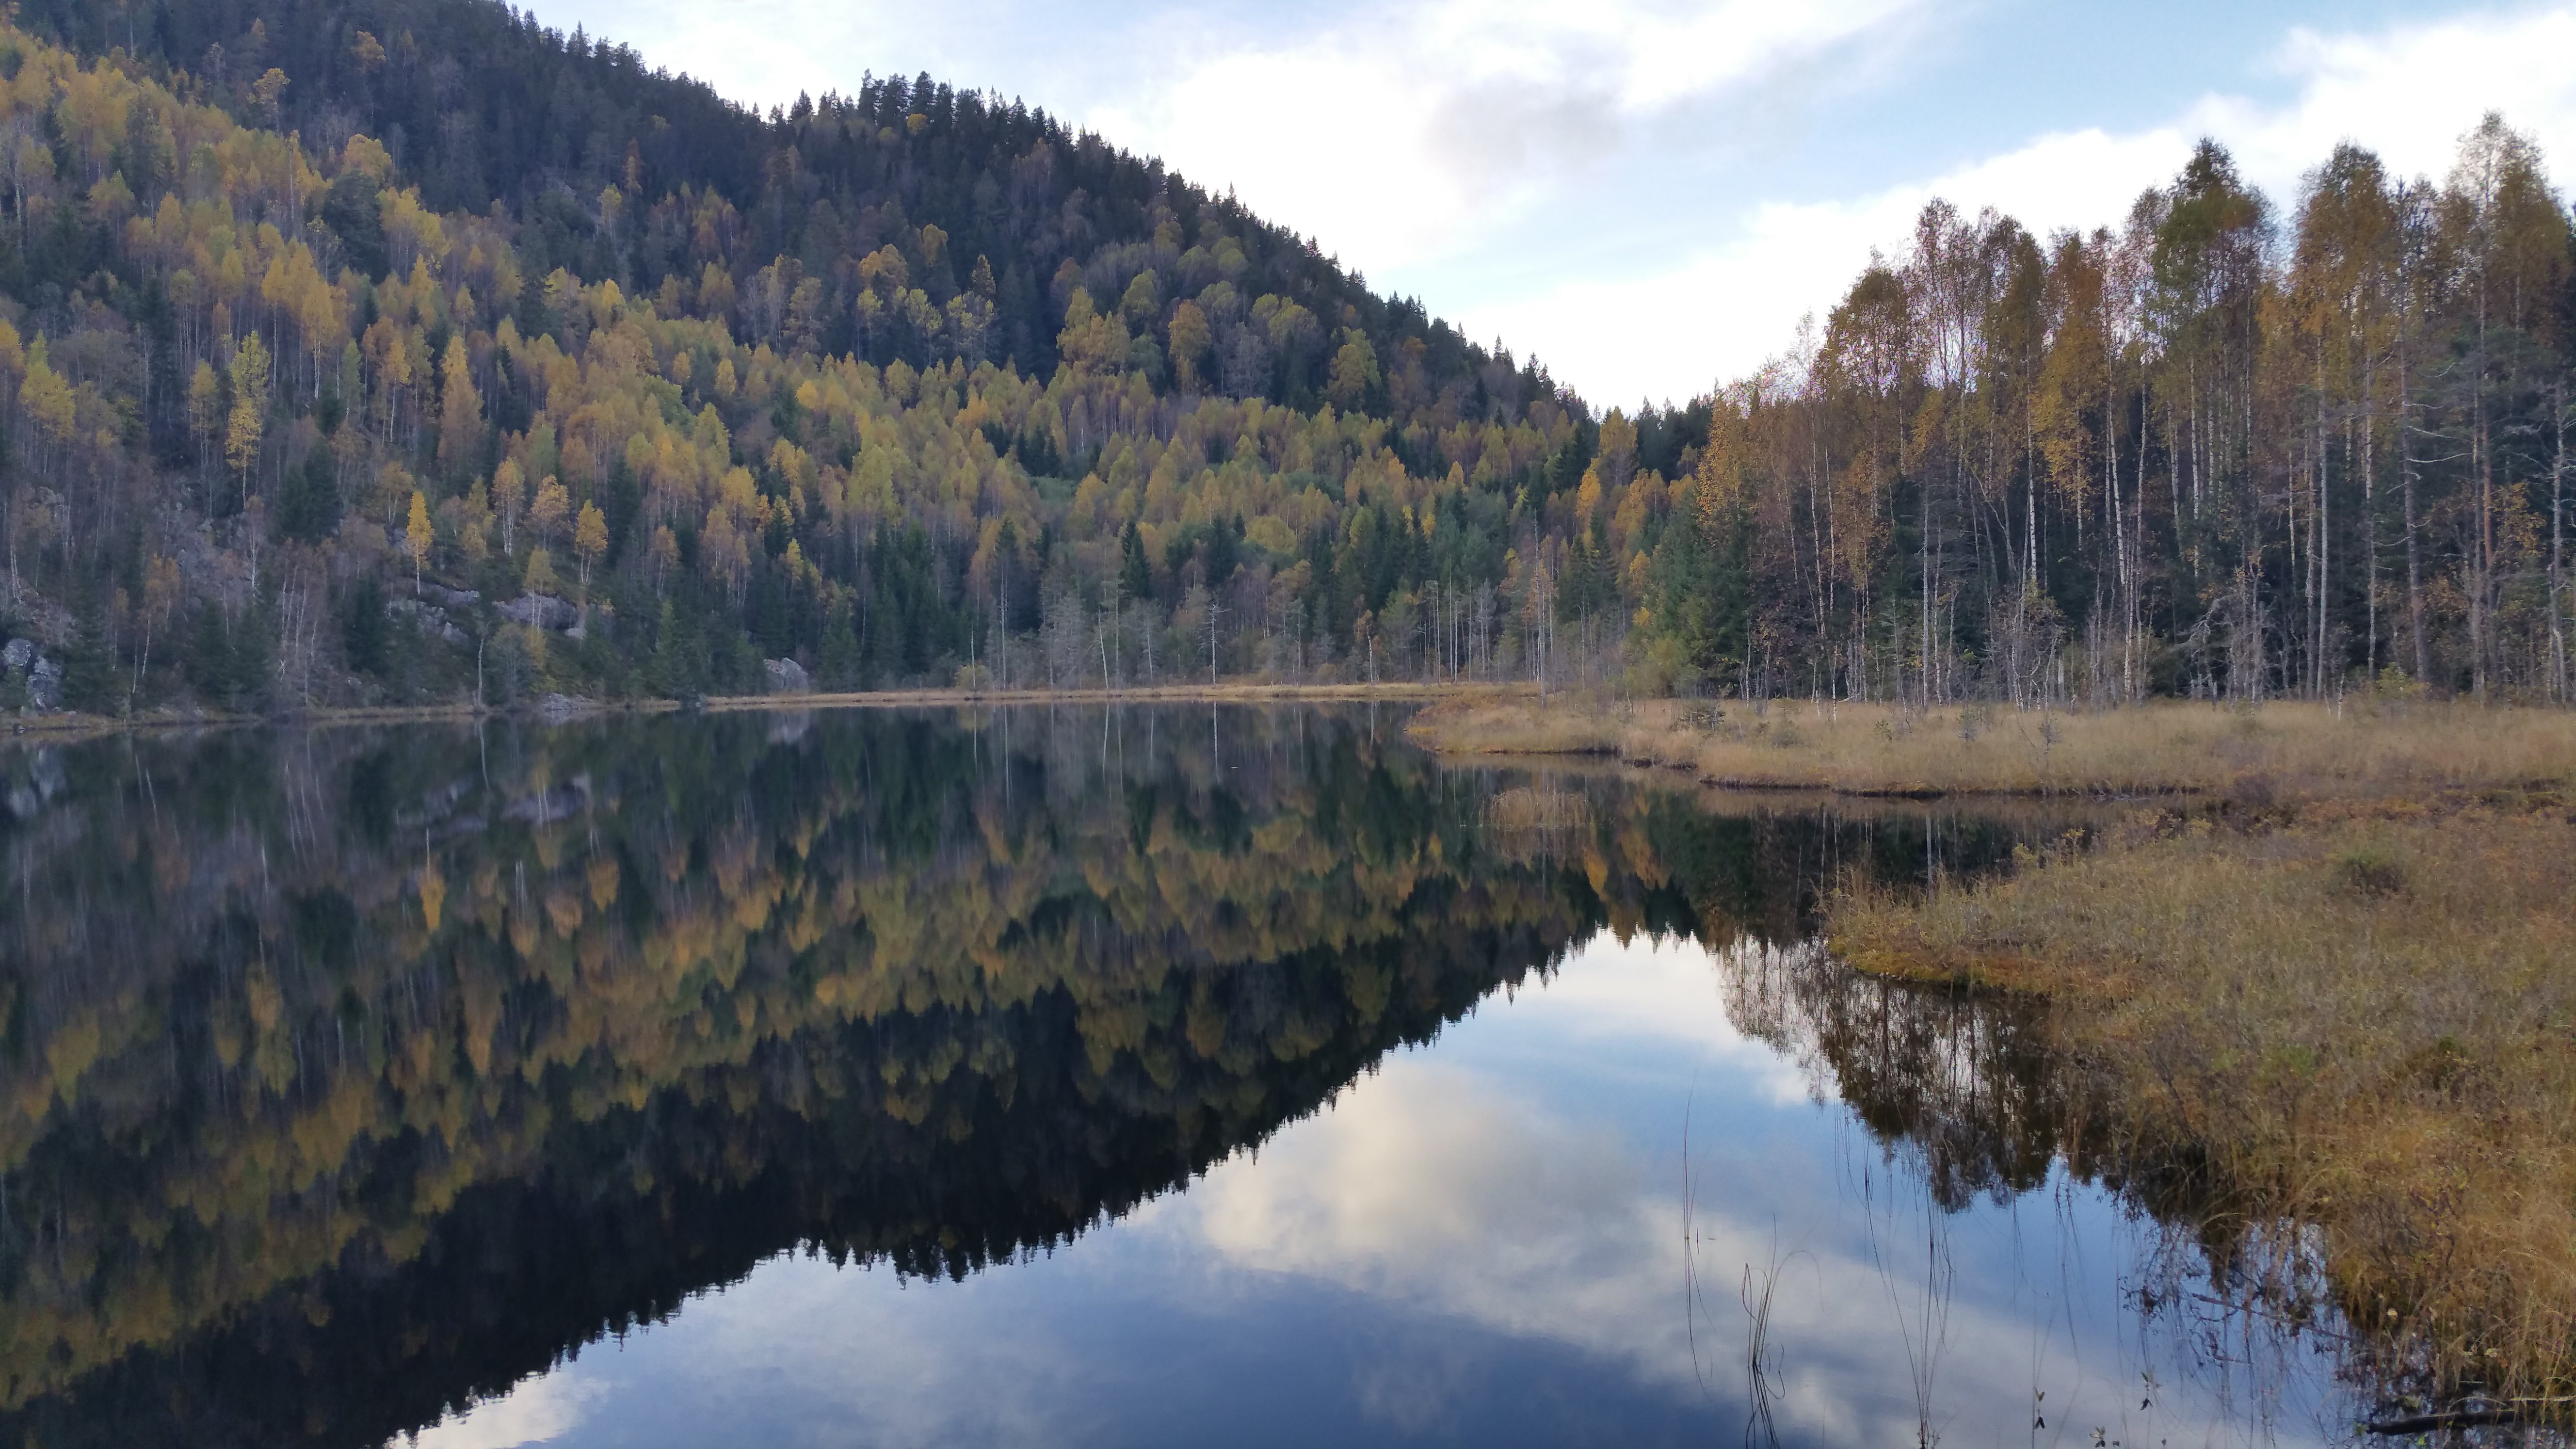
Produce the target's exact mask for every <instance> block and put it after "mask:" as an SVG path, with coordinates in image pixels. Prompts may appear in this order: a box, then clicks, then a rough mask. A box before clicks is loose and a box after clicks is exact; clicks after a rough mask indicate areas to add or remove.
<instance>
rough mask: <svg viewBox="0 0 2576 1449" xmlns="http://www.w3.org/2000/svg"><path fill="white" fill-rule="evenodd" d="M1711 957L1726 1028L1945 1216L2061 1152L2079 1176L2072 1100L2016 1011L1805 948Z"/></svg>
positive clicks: (2027, 1011) (2004, 1003)
mask: <svg viewBox="0 0 2576 1449" xmlns="http://www.w3.org/2000/svg"><path fill="white" fill-rule="evenodd" d="M1717 955H1718V962H1719V983H1720V986H1719V989H1720V993H1721V995H1722V996H1723V998H1724V1000H1725V1002H1726V1013H1727V1016H1728V1018H1729V1019H1730V1020H1732V1021H1733V1022H1734V1023H1735V1024H1736V1026H1737V1028H1738V1029H1740V1030H1742V1031H1744V1032H1745V1033H1747V1034H1748V1035H1751V1036H1755V1037H1759V1038H1760V1039H1761V1040H1763V1041H1765V1042H1767V1043H1769V1044H1770V1045H1771V1046H1772V1047H1773V1048H1774V1049H1776V1050H1778V1051H1779V1052H1780V1053H1781V1054H1782V1055H1784V1056H1786V1057H1788V1058H1789V1059H1790V1060H1791V1061H1793V1062H1795V1063H1797V1065H1798V1068H1799V1070H1800V1071H1801V1072H1803V1073H1804V1074H1805V1075H1806V1078H1807V1086H1808V1090H1809V1091H1810V1092H1811V1093H1812V1094H1814V1095H1815V1096H1816V1097H1817V1098H1818V1099H1819V1100H1827V1101H1830V1100H1834V1099H1837V1098H1838V1099H1840V1100H1841V1101H1843V1102H1845V1103H1847V1104H1848V1105H1849V1106H1850V1107H1851V1109H1852V1112H1853V1114H1854V1115H1855V1116H1857V1117H1858V1118H1859V1119H1860V1121H1861V1122H1862V1123H1863V1124H1864V1125H1865V1126H1866V1127H1867V1128H1868V1129H1869V1131H1870V1133H1871V1135H1872V1136H1873V1137H1875V1138H1876V1139H1877V1140H1878V1142H1879V1143H1880V1144H1881V1145H1882V1146H1883V1147H1884V1148H1885V1149H1886V1150H1887V1151H1888V1152H1889V1153H1891V1154H1893V1155H1896V1156H1899V1157H1902V1158H1904V1159H1907V1160H1909V1161H1910V1162H1912V1163H1913V1164H1914V1166H1915V1170H1916V1171H1917V1172H1919V1173H1920V1175H1921V1176H1922V1178H1923V1180H1924V1182H1925V1183H1926V1184H1927V1185H1928V1186H1929V1188H1930V1191H1931V1194H1932V1199H1933V1201H1934V1202H1935V1203H1937V1204H1938V1205H1939V1206H1940V1207H1941V1208H1943V1209H1944V1210H1945V1211H1951V1212H1956V1211H1959V1210H1961V1209H1964V1208H1966V1207H1967V1206H1969V1205H1970V1204H1971V1203H1972V1202H1974V1201H1975V1199H1976V1198H1977V1196H1978V1195H1979V1194H1980V1193H1983V1194H1985V1195H1987V1196H1988V1197H1990V1198H1991V1199H1992V1200H1994V1201H1995V1202H1997V1203H2003V1202H2008V1201H2010V1200H2011V1199H2012V1198H2013V1197H2015V1196H2017V1195H2019V1194H2021V1193H2025V1192H2029V1191H2031V1190H2032V1189H2034V1188H2037V1187H2040V1186H2042V1185H2044V1184H2045V1183H2046V1182H2047V1180H2048V1174H2049V1169H2050V1167H2051V1165H2052V1164H2053V1163H2054V1162H2055V1161H2056V1160H2057V1158H2058V1157H2059V1155H2060V1154H2061V1153H2063V1154H2067V1155H2069V1156H2070V1157H2071V1158H2072V1159H2073V1163H2074V1165H2075V1166H2076V1168H2077V1169H2078V1170H2079V1171H2083V1170H2085V1168H2086V1166H2087V1159H2085V1158H2084V1156H2083V1155H2082V1154H2083V1153H2084V1151H2085V1150H2086V1139H2085V1137H2084V1135H2083V1134H2082V1133H2080V1132H2078V1131H2076V1130H2075V1124H2076V1120H2077V1119H2076V1101H2075V1099H2074V1096H2073V1094H2072V1092H2071V1090H2070V1088H2069V1085H2068V1081H2067V1076H2066V1073H2064V1072H2063V1071H2061V1070H2059V1069H2058V1068H2057V1059H2056V1057H2055V1056H2053V1055H2052V1054H2051V1052H2050V1049H2049V1044H2048V1041H2047V1039H2046V1034H2045V1030H2044V1026H2043V1024H2042V1022H2041V1021H2040V1019H2039V1016H2038V1013H2037V1012H2036V1011H2035V1010H2033V1009H2031V1008H2030V1006H2029V1004H2028V1003H2026V1002H2021V1001H2016V1000H2012V999H2009V998H2005V997H2000V996H1996V995H1994V994H1991V993H1983V992H1968V991H1961V990H1953V989H1947V988H1941V987H1926V986H1920V985H1915V984H1911V983H1905V982H1896V981H1889V980H1885V979H1882V978H1879V977H1874V976H1866V975H1863V974H1861V973H1860V972H1857V971H1853V970H1851V969H1850V968H1848V967H1846V966H1843V965H1841V964H1840V963H1838V962H1836V961H1835V960H1833V958H1831V957H1830V956H1828V955H1826V954H1825V951H1824V948H1823V947H1822V946H1821V945H1819V944H1816V943H1814V942H1802V943H1800V944H1797V945H1793V946H1787V947H1778V946H1770V945H1766V944H1763V943H1761V942H1758V941H1755V940H1752V939H1750V938H1744V939H1739V940H1738V941H1737V942H1736V943H1735V944H1733V945H1731V946H1727V947H1724V948H1722V949H1720V950H1719V951H1718V953H1717Z"/></svg>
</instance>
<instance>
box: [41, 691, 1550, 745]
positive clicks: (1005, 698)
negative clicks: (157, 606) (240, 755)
mask: <svg viewBox="0 0 2576 1449" xmlns="http://www.w3.org/2000/svg"><path fill="white" fill-rule="evenodd" d="M1525 692H1534V687H1533V686H1528V685H1519V684H1509V683H1502V684H1496V683H1485V682H1478V683H1456V684H1446V683H1421V682H1404V683H1396V682H1385V683H1378V684H1364V683H1341V684H1254V683H1219V684H1212V685H1211V684H1160V685H1150V686H1141V687H1136V688H1127V689H1102V688H1097V687H1093V688H1086V689H1008V690H1003V689H958V688H955V687H954V686H940V687H933V688H921V689H878V690H845V691H836V692H828V693H827V692H819V691H818V692H814V693H808V694H736V695H709V696H707V697H706V698H704V699H699V700H677V699H622V700H598V699H587V698H571V699H569V703H570V705H571V707H570V708H562V707H557V708H555V709H552V710H549V709H547V708H545V707H542V706H538V707H531V706H526V705H522V706H517V707H514V708H509V709H495V708H491V707H488V706H480V705H473V704H418V705H348V706H325V707H320V708H313V709H300V710H294V711H289V712H283V713H277V714H231V713H221V712H214V711H206V712H200V713H194V714H175V713H174V714H140V715H130V716H115V715H93V714H49V715H25V716H20V717H18V718H14V719H11V720H9V721H8V730H7V733H6V735H5V737H0V738H5V739H7V740H14V741H23V742H28V743H62V742H66V741H74V740H86V739H97V738H102V737H105V736H109V735H123V734H164V733H173V732H179V731H187V730H216V729H243V728H260V727H271V728H275V727H291V728H302V729H339V728H348V727H351V726H358V725H393V724H439V723H464V722H469V721H478V720H493V719H515V720H531V721H534V722H537V723H540V724H549V725H556V724H572V723H575V722H577V721H581V720H588V719H603V718H609V717H613V716H618V715H648V714H682V713H687V712H690V711H693V710H694V711H698V712H701V713H706V714H743V713H753V712H759V711H782V712H783V711H793V710H809V709H975V708H987V709H989V708H1011V707H1023V706H1035V705H1067V704H1071V705H1096V704H1154V705H1167V704H1281V703H1290V704H1297V703H1312V704H1336V703H1338V704H1362V703H1375V702H1378V701H1403V702H1417V701H1423V700H1472V699H1489V700H1501V699H1508V698H1513V697H1516V696H1517V695H1519V694H1521V693H1525Z"/></svg>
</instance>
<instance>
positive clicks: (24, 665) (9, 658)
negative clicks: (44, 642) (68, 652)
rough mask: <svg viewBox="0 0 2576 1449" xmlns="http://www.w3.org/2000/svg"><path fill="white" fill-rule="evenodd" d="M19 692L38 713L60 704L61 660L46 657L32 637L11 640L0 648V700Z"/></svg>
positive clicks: (61, 691)
mask: <svg viewBox="0 0 2576 1449" xmlns="http://www.w3.org/2000/svg"><path fill="white" fill-rule="evenodd" d="M21 693H23V696H24V699H25V703H26V707H27V708H28V709H31V710H33V711H35V712H36V713H38V714H51V713H53V712H54V711H55V710H58V709H60V708H62V707H63V666H62V662H61V661H60V660H56V659H52V658H49V657H47V656H46V654H45V652H44V651H43V650H41V649H38V648H37V647H36V641H35V640H33V639H12V640H10V641H9V643H8V646H7V647H6V648H0V699H7V698H10V697H12V696H16V695H20V694H21Z"/></svg>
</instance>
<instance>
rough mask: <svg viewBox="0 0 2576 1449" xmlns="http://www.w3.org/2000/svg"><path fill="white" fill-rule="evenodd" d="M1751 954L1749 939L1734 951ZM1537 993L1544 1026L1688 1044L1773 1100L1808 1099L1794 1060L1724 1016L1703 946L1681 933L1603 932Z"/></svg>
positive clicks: (1584, 1033) (1590, 1035)
mask: <svg viewBox="0 0 2576 1449" xmlns="http://www.w3.org/2000/svg"><path fill="white" fill-rule="evenodd" d="M1742 949H1745V950H1750V951H1755V952H1758V951H1760V950H1761V949H1762V948H1761V947H1759V946H1757V945H1754V944H1752V943H1750V942H1747V943H1745V946H1744V947H1743V948H1742ZM1558 971H1559V974H1558V976H1557V978H1556V979H1555V980H1554V981H1551V982H1550V983H1548V986H1547V988H1546V991H1545V997H1546V1003H1547V1004H1546V1007H1545V1008H1544V1009H1545V1010H1546V1011H1547V1013H1548V1016H1549V1024H1550V1025H1551V1026H1552V1027H1554V1028H1556V1029H1557V1030H1560V1031H1571V1032H1574V1033H1579V1034H1580V1035H1581V1036H1582V1037H1584V1038H1586V1039H1588V1040H1589V1039H1598V1038H1600V1037H1628V1038H1632V1039H1633V1038H1638V1037H1644V1038H1648V1039H1651V1040H1655V1041H1663V1042H1672V1043H1676V1044H1683V1045H1689V1046H1695V1047H1698V1048H1699V1049H1701V1051H1703V1052H1704V1053H1705V1054H1706V1056H1707V1059H1708V1061H1709V1062H1710V1063H1711V1064H1712V1065H1722V1066H1725V1067H1728V1068H1732V1069H1734V1070H1735V1071H1738V1072H1740V1073H1742V1074H1743V1075H1744V1076H1745V1077H1746V1078H1747V1079H1749V1080H1750V1081H1752V1082H1754V1083H1756V1084H1758V1086H1759V1087H1760V1089H1761V1092H1762V1095H1763V1096H1764V1097H1765V1098H1766V1099H1767V1100H1769V1101H1771V1102H1772V1103H1775V1104H1780V1105H1786V1104H1788V1103H1792V1102H1803V1101H1806V1100H1808V1098H1809V1097H1810V1095H1811V1094H1812V1090H1813V1084H1812V1083H1811V1082H1810V1081H1809V1080H1808V1077H1807V1075H1806V1074H1805V1073H1804V1072H1802V1071H1801V1070H1800V1069H1799V1066H1798V1064H1797V1063H1795V1062H1793V1061H1789V1060H1787V1059H1785V1058H1783V1057H1782V1056H1781V1055H1780V1054H1779V1053H1778V1052H1777V1051H1774V1050H1773V1049H1772V1048H1770V1047H1769V1046H1767V1045H1765V1044H1764V1043H1762V1042H1761V1041H1760V1040H1758V1039H1756V1038H1754V1037H1751V1036H1747V1035H1746V1034H1745V1033H1744V1032H1743V1030H1742V1029H1741V1028H1739V1027H1738V1026H1737V1025H1736V1024H1735V1022H1734V1021H1733V1020H1731V1019H1730V1018H1729V1017H1728V1016H1727V1012H1726V1001H1725V998H1724V996H1723V995H1722V993H1721V992H1720V990H1719V977H1718V973H1717V972H1716V971H1715V970H1714V969H1712V960H1711V957H1710V953H1709V950H1708V948H1707V947H1705V946H1702V945H1700V944H1699V943H1698V942H1696V941H1693V940H1691V939H1689V938H1688V937H1684V936H1660V937H1658V936H1649V935H1645V934H1643V933H1640V934H1638V935H1635V936H1631V937H1630V938H1629V939H1628V940H1627V941H1625V942H1622V941H1620V939H1619V938H1618V937H1617V936H1614V935H1612V934H1611V933H1609V932H1608V931H1601V932H1597V933H1595V934H1594V935H1593V936H1592V937H1591V939H1589V940H1587V941H1584V942H1583V943H1582V944H1580V945H1578V946H1576V947H1575V948H1574V949H1573V950H1572V951H1570V952H1568V953H1566V957H1565V960H1564V962H1563V963H1562V965H1561V966H1560V967H1559V968H1558Z"/></svg>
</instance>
